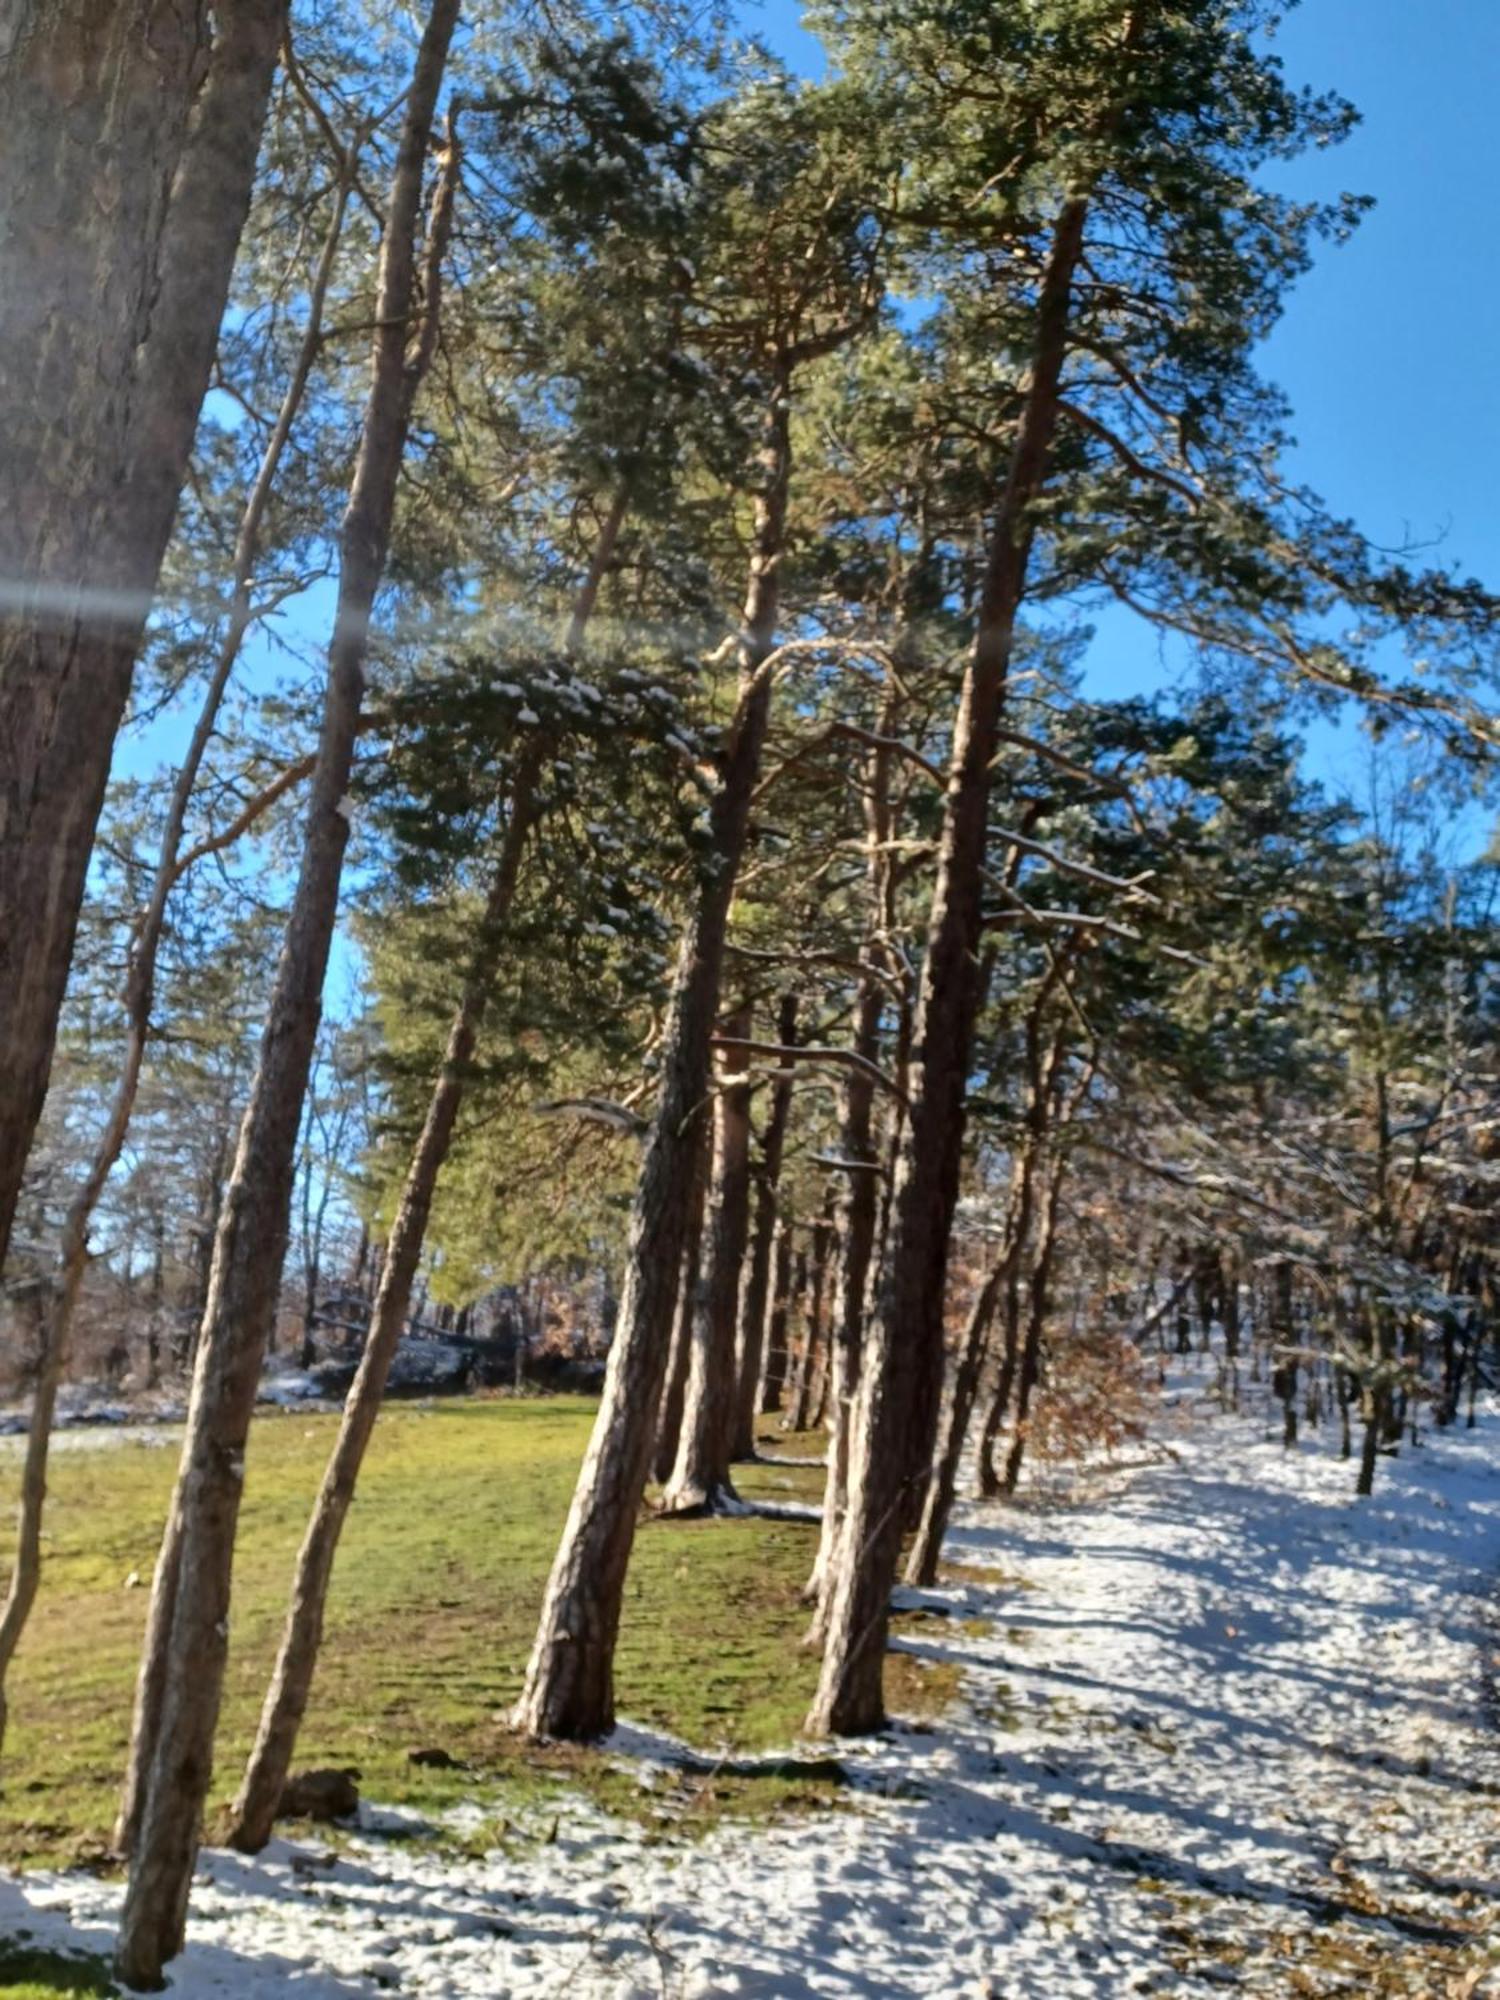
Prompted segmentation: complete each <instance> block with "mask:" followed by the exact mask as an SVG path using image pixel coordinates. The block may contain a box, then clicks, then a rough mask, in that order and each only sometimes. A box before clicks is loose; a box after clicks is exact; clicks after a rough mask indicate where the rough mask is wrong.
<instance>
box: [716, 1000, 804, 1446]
mask: <svg viewBox="0 0 1500 2000" xmlns="http://www.w3.org/2000/svg"><path fill="white" fill-rule="evenodd" d="M798 1006H799V1002H798V996H797V995H796V994H795V993H784V994H783V995H782V998H781V1006H780V1008H779V1010H778V1012H777V1016H776V1040H777V1042H778V1043H779V1044H780V1046H781V1047H782V1048H784V1049H790V1048H791V1047H792V1045H793V1043H794V1042H795V1041H796V1039H797V1013H798ZM794 1061H795V1058H794V1057H793V1056H791V1055H787V1056H783V1057H782V1059H781V1064H780V1069H781V1074H780V1075H778V1077H777V1078H776V1081H775V1082H774V1083H773V1084H772V1086H771V1104H770V1109H769V1110H768V1112H767V1114H766V1127H765V1131H764V1132H763V1133H762V1135H761V1142H760V1168H759V1171H758V1173H757V1174H756V1175H755V1227H754V1231H753V1234H752V1237H751V1247H750V1261H749V1264H748V1266H747V1267H746V1271H745V1282H744V1285H743V1287H742V1288H741V1291H740V1299H739V1327H738V1331H737V1333H736V1335H735V1371H736V1387H735V1411H734V1430H733V1434H732V1436H731V1438H730V1447H729V1455H730V1457H731V1459H747V1458H754V1456H755V1414H756V1405H757V1401H758V1398H759V1396H760V1379H761V1373H762V1367H763V1363H764V1360H765V1339H766V1303H767V1299H768V1298H769V1296H770V1289H771V1267H772V1258H773V1254H774V1251H775V1247H776V1190H777V1187H778V1186H779V1185H780V1181H781V1156H782V1153H783V1151H784V1150H785V1147H786V1128H787V1121H788V1120H789V1118H790V1117H791V1111H792V1078H791V1070H792V1065H793V1062H794Z"/></svg>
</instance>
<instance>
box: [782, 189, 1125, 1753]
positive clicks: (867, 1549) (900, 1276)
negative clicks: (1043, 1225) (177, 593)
mask: <svg viewBox="0 0 1500 2000" xmlns="http://www.w3.org/2000/svg"><path fill="white" fill-rule="evenodd" d="M1086 214H1087V203H1086V202H1085V201H1084V200H1082V199H1080V198H1075V199H1073V200H1071V201H1069V202H1068V203H1067V204H1066V205H1065V206H1064V208H1063V210H1062V212H1061V214H1060V215H1059V217H1058V220H1057V224H1056V227H1055V229H1054V232H1053V239H1052V245H1051V249H1050V252H1049V255H1048V259H1047V265H1046V270H1045V275H1044V277H1043V281H1042V287H1041V292H1040V295H1039V299H1038V304H1037V322H1036V328H1037V331H1036V346H1035V352H1034V355H1033V360H1032V368H1031V382H1030V386H1029V388H1028V390H1027V394H1026V400H1025V405H1024V409H1023V412H1022V415H1021V420H1020V428H1019V431H1018V434H1017V438H1016V444H1015V448H1014V451H1013V453H1012V456H1011V462H1010V467H1009V471H1008V474H1007V477H1006V483H1005V489H1004V492H1003V494H1002V495H1001V499H1000V505H999V508H998V511H997V515H996V520H995V524H994V528H993V531H992V534H991V540H990V547H989V557H988V563H987V567H986V574H985V580H984V587H983V592H982V595H981V599H980V608H979V616H978V624H977V630H976V634H975V641H974V646H973V649H972V651H971V653H970V657H969V663H968V669H967V672H966V674H965V677H964V685H963V692H962V695H961V698H960V701H959V708H958V714H957V717H956V719H955V727H954V739H953V759H952V765H951V768H950V772H949V778H948V788H947V794H946V797H945V800H944V810H943V831H942V840H941V846H940V852H939V860H938V870H937V880H936V883H935V885H934V891H933V903H932V914H931V918H930V921H929V926H928V935H927V952H926V958H925V961H924V964H923V968H922V982H921V987H920V991H919V995H918V1002H917V1017H916V1021H915V1024H914V1036H913V1044H914V1045H913V1049H912V1059H911V1065H910V1087H909V1098H910V1106H911V1109H910V1115H909V1118H908V1120H907V1123H906V1127H905V1130H904V1133H903V1138H902V1144H901V1149H900V1153H899V1156H898V1159H897V1163H896V1174H895V1181H894V1186H893V1189H892V1196H891V1219H890V1231H889V1243H888V1247H887V1253H886V1258H885V1267H884V1271H883V1273H882V1278H881V1283H880V1286H879V1289H878V1292H877V1297H876V1305H875V1310H874V1312H873V1314H872V1316H871V1322H870V1327H869V1332H868V1335H867V1353H866V1362H865V1368H864V1371H863V1375H862V1379H861V1387H860V1397H859V1406H858V1411H857V1416H856V1424H855V1433H854V1439H853V1445H852V1450H851V1458H850V1478H849V1498H848V1505H847V1509H846V1512H845V1517H844V1525H843V1532H842V1534H841V1536H840V1540H839V1547H838V1551H837V1555H836V1558H835V1564H834V1576H833V1587H832V1590H831V1593H830V1602H829V1609H828V1619H827V1639H826V1643H825V1646H824V1653H823V1669H822V1673H821V1676H820V1679H819V1683H818V1690H817V1693H816V1695H815V1697H814V1700H813V1704H812V1709H811V1712H810V1714H809V1717H808V1727H809V1730H810V1731H811V1732H812V1733H814V1734H816V1735H825V1734H828V1733H830V1732H831V1733H836V1734H841V1735H847V1734H851V1733H858V1732H861V1731H865V1730H871V1729H876V1728H879V1727H880V1725H881V1724H882V1723H883V1721H884V1719H885V1704H884V1699H883V1694H882V1677H883V1669H884V1663H885V1651H886V1638H887V1632H888V1627H889V1620H890V1592H891V1585H892V1583H893V1581H894V1579H895V1573H896V1564H897V1560H898V1558H899V1554H900V1545H901V1533H902V1524H903V1520H904V1518H905V1516H906V1514H907V1511H908V1508H909V1506H910V1505H911V1503H912V1501H913V1499H914V1497H915V1495H916V1493H917V1491H918V1488H919V1482H920V1481H921V1479H922V1478H923V1477H924V1476H925V1474H926V1470H927V1467H928V1464H929V1463H930V1460H931V1454H932V1443H933V1435H934V1432H935V1429H936V1423H937V1413H938V1401H939V1397H940V1393H941V1386H942V1370H943V1279H944V1270H945V1267H946V1264H947V1257H948V1239H949V1234H950V1231H951V1228H952V1221H953V1211H954V1208H955V1206H956V1204H957V1200H958V1185H959V1169H960V1164H961V1160H962V1154H963V1114H964V1091H965V1083H966V1080H967V1075H968V1066H969V1056H970V1048H971V1044H972V1041H973V1029H974V1014H975V1008H976V1005H977V1000H978V983H979V981H978V951H979V940H980V924H981V886H982V882H983V876H984V861H985V846H986V835H987V823H988V805H989V789H990V765H991V762H992V761H993V758H994V752H995V742H996V735H995V732H996V727H997V725H998V721H999V714H1000V708H1001V704H1002V701H1003V699H1004V693H1005V685H1006V679H1007V675H1008V672H1009V666H1010V656H1011V647H1012V643H1013V639H1014V633H1015V625H1016V618H1017V614H1018V612H1019V610H1020V605H1021V599H1022V595H1023V592H1024V589H1025V582H1026V569H1027V563H1028V559H1029V555H1030V548H1031V540H1032V534H1033V527H1032V503H1033V502H1034V501H1035V499H1036V497H1037V495H1038V494H1039V493H1040V492H1041V490H1042V487H1043V485H1044V484H1045V481H1046V477H1047V471H1048V466H1049V463H1050V458H1051V447H1052V437H1053V432H1054V429H1055V427H1056V422H1057V413H1058V398H1059V386H1060V381H1061V374H1062V366H1063V361H1064V358H1065V356H1066V354H1067V337H1068V322H1069V312H1070V300H1071V293H1072V285H1073V274H1074V271H1075V269H1076V267H1077V264H1078V259H1079V255H1080V252H1081V249H1082V243H1083V226H1084V219H1085V216H1086Z"/></svg>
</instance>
